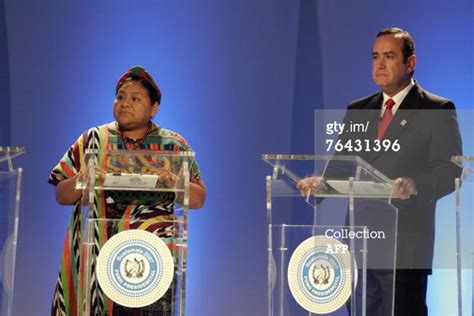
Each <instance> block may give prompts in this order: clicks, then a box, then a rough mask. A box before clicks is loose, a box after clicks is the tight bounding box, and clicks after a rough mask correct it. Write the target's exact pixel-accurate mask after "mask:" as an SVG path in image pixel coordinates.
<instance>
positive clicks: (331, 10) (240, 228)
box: [0, 0, 474, 316]
mask: <svg viewBox="0 0 474 316" xmlns="http://www.w3.org/2000/svg"><path fill="white" fill-rule="evenodd" d="M473 16H474V12H473V4H472V1H471V0H453V1H450V2H449V3H448V2H447V1H440V0H429V1H428V0H400V1H396V2H389V1H376V0H359V1H347V0H331V1H324V0H320V1H316V0H299V1H296V0H268V1H265V0H239V1H228V0H225V1H218V0H200V1H184V0H177V1H164V0H153V1H152V0H140V1H138V0H137V1H125V0H120V1H111V0H104V1H100V2H97V1H81V2H80V3H71V2H64V1H59V0H43V1H26V0H2V1H0V98H1V100H2V101H1V102H0V111H1V112H0V113H1V116H0V142H1V144H4V145H14V146H25V147H26V148H27V151H28V153H27V154H25V155H24V156H22V157H19V158H18V160H17V162H16V164H17V165H19V166H22V167H23V168H24V182H23V187H22V190H23V191H22V202H21V221H20V231H19V241H18V253H17V269H16V284H15V306H14V315H46V314H48V311H49V307H50V301H51V297H52V292H53V288H54V284H55V280H56V276H57V272H58V267H59V258H60V252H61V249H62V243H63V238H64V233H65V227H66V224H67V221H68V218H69V216H70V212H71V208H70V207H62V206H59V205H57V204H56V202H55V199H54V189H53V187H52V186H50V185H48V184H47V183H46V181H47V178H48V175H49V172H50V170H51V168H52V167H53V166H54V165H55V164H56V162H57V161H58V160H59V159H60V157H61V156H62V155H63V153H64V152H65V151H66V150H67V149H68V147H69V146H70V145H71V144H72V143H73V142H74V141H75V140H76V138H77V137H78V136H79V135H80V133H82V132H83V131H84V130H85V129H87V128H89V127H92V126H96V125H99V124H103V123H105V122H109V121H112V120H113V116H112V101H113V97H114V87H115V82H116V80H117V79H118V77H119V76H120V75H121V74H122V73H123V72H124V71H125V70H126V69H127V68H128V67H130V66H131V65H134V64H142V65H144V66H145V67H146V68H147V69H149V71H150V72H151V73H152V74H153V75H154V76H155V78H156V80H157V81H158V83H159V85H160V86H161V88H162V91H163V99H162V101H163V102H162V106H161V109H160V111H159V113H158V116H157V118H156V122H157V123H158V124H160V125H162V126H164V127H167V128H169V129H173V130H176V131H178V132H180V133H181V134H182V135H184V136H185V138H186V139H187V140H188V142H189V143H190V144H191V145H192V147H193V149H194V150H195V151H196V152H197V159H198V162H199V165H200V168H201V171H202V174H203V176H204V180H205V182H206V185H207V188H208V200H207V203H206V205H205V207H204V208H203V209H202V210H199V211H194V212H192V213H191V215H190V227H189V229H190V239H189V270H188V274H187V281H188V282H187V286H188V289H187V291H188V294H187V304H186V309H187V314H189V315H206V316H211V315H216V316H217V315H226V316H227V315H236V316H237V315H246V316H250V315H265V314H266V306H267V304H266V293H267V290H266V277H267V272H266V268H267V263H266V218H265V176H266V175H267V174H269V173H270V170H269V167H268V166H267V165H266V164H265V163H263V162H262V161H261V155H262V154H263V153H291V152H293V153H308V154H310V153H313V152H314V148H313V144H314V142H313V130H314V127H313V111H314V109H315V108H320V109H321V108H332V109H343V108H345V106H346V104H347V103H348V102H349V101H350V100H353V99H355V98H359V97H362V96H364V95H368V94H370V93H373V92H375V91H377V87H376V86H375V85H374V84H373V83H372V81H371V78H370V61H371V54H370V53H371V45H372V41H373V39H374V36H375V34H376V33H377V31H379V30H380V29H382V28H384V27H387V26H400V27H402V28H405V29H407V30H409V32H410V33H411V34H412V35H413V36H414V38H415V41H416V45H417V56H418V64H417V69H416V79H417V80H418V81H419V82H420V83H421V85H422V86H423V87H425V88H427V89H428V90H431V91H434V92H436V93H437V94H440V95H443V96H446V97H449V98H451V99H452V100H454V102H455V103H456V105H457V107H458V108H463V109H469V108H472V103H471V101H470V100H472V99H473V89H472V87H473V78H472V74H473V70H474V69H473V60H474V53H473V47H472V43H473V34H474V32H473V31H474V30H473V24H472V23H473V22H472V17H473ZM471 154H473V152H471ZM440 291H442V289H440V288H433V287H432V288H430V292H429V295H430V297H429V301H430V308H431V311H432V312H433V315H443V316H445V315H447V314H446V311H449V310H450V308H451V307H450V306H455V305H454V302H455V301H454V300H455V296H454V293H443V292H440ZM441 294H442V295H441Z"/></svg>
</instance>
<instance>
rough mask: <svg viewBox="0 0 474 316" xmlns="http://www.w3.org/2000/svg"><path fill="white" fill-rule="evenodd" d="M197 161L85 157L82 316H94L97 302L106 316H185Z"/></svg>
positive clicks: (133, 154) (159, 155)
mask: <svg viewBox="0 0 474 316" xmlns="http://www.w3.org/2000/svg"><path fill="white" fill-rule="evenodd" d="M193 160H194V153H193V152H159V151H127V150H110V151H107V152H106V153H105V154H103V153H100V154H99V153H98V152H94V151H93V150H88V151H87V152H86V156H85V161H86V164H87V165H86V166H83V167H82V168H81V169H82V170H83V172H82V176H81V177H80V178H79V179H78V181H77V186H76V187H77V188H80V189H81V190H83V195H82V201H81V210H82V221H83V225H82V229H81V231H82V233H81V247H82V251H81V253H82V258H81V269H80V274H81V275H80V284H81V290H80V293H79V298H78V302H83V304H78V305H79V306H78V309H79V314H81V315H96V314H97V312H96V302H97V301H98V300H100V301H101V302H102V306H103V307H102V308H103V309H102V310H101V312H100V314H104V315H109V314H111V313H112V309H113V313H114V315H116V314H117V315H120V314H121V313H123V314H126V315H128V313H131V312H132V313H133V311H135V312H136V311H137V310H143V311H146V312H147V313H152V314H153V313H154V314H159V315H173V316H176V315H184V306H185V290H186V282H185V279H186V251H187V215H188V214H187V213H188V204H189V181H190V168H191V166H192V164H193ZM173 201H174V202H176V203H179V204H180V206H181V207H180V208H179V209H178V208H177V207H173ZM112 306H113V307H112ZM140 315H141V314H140ZM147 315H148V314H147ZM150 315H151V314H150Z"/></svg>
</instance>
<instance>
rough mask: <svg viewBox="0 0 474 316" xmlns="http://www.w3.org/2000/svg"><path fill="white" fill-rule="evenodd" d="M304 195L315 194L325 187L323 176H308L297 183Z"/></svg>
mask: <svg viewBox="0 0 474 316" xmlns="http://www.w3.org/2000/svg"><path fill="white" fill-rule="evenodd" d="M296 187H297V188H298V190H300V192H301V195H302V196H308V195H314V194H316V192H319V191H321V190H322V189H323V188H325V184H324V178H323V177H308V178H304V179H303V180H300V181H298V182H297V183H296Z"/></svg>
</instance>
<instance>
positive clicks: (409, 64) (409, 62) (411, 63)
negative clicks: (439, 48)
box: [406, 55, 416, 73]
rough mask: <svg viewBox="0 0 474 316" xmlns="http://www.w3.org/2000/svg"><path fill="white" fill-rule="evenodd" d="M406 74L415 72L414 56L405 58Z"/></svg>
mask: <svg viewBox="0 0 474 316" xmlns="http://www.w3.org/2000/svg"><path fill="white" fill-rule="evenodd" d="M406 64H407V67H408V69H407V72H409V73H410V72H413V71H415V66H416V56H415V55H411V56H410V57H408V58H407V62H406Z"/></svg>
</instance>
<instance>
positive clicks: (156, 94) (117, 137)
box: [49, 66, 206, 315]
mask: <svg viewBox="0 0 474 316" xmlns="http://www.w3.org/2000/svg"><path fill="white" fill-rule="evenodd" d="M160 103H161V91H160V89H159V87H158V85H157V84H156V82H155V81H154V79H153V78H152V77H151V75H150V74H149V73H148V72H147V71H146V70H145V69H144V68H143V67H140V66H134V67H132V68H130V69H129V70H128V71H127V72H126V73H125V74H124V75H122V76H121V77H120V79H119V80H118V82H117V86H116V96H115V100H114V108H113V113H114V117H115V122H112V123H108V124H105V125H102V126H99V127H95V128H91V129H89V130H88V131H86V132H84V133H83V134H82V135H81V136H80V137H79V138H78V140H77V141H76V142H75V143H74V144H73V145H72V146H71V147H70V149H69V150H68V151H67V152H66V154H65V155H64V156H63V158H62V159H61V161H60V162H59V163H58V164H57V165H56V167H55V168H54V169H53V170H52V172H51V175H50V178H49V182H50V183H51V184H53V185H55V186H56V199H57V201H58V203H60V204H62V205H69V204H71V205H74V211H73V214H72V216H71V219H70V221H69V224H68V229H67V233H66V238H65V242H64V250H63V256H62V262H61V268H60V272H59V277H58V281H57V285H56V289H55V294H54V300H53V306H52V312H51V314H52V315H65V314H66V315H76V314H77V305H78V302H77V294H78V290H79V284H78V283H79V282H78V273H79V272H78V267H79V262H80V253H79V250H78V249H79V245H80V242H81V241H80V240H79V238H80V230H81V223H80V219H81V215H80V214H81V208H80V200H81V195H82V191H81V190H77V189H76V188H75V185H76V180H77V178H78V177H79V176H80V174H81V171H83V169H84V167H83V166H84V165H85V162H84V154H85V151H86V149H96V150H97V149H98V158H99V159H97V161H98V165H97V168H98V169H101V170H103V169H107V168H109V167H110V166H105V165H104V164H107V162H106V161H107V160H106V159H101V158H102V156H103V155H104V153H105V152H106V150H110V149H119V150H120V149H121V150H157V151H189V150H191V148H190V147H189V145H188V144H187V142H186V141H185V140H184V138H182V137H181V136H180V135H179V134H177V133H175V132H173V131H170V130H167V129H164V128H161V127H159V126H157V125H156V124H154V123H153V122H152V121H151V120H152V118H153V117H154V116H155V115H156V113H157V111H158V109H159V106H160ZM81 166H82V168H81ZM162 169H163V168H162ZM156 171H158V169H156ZM190 173H191V176H190V185H189V207H190V208H200V207H202V205H203V203H204V201H205V198H206V188H205V186H204V183H203V182H202V180H201V176H200V172H199V169H198V167H197V164H196V163H194V162H193V163H192V165H191V172H190ZM168 176H169V177H176V176H174V175H173V174H171V173H168ZM174 180H176V179H174ZM100 194H104V195H105V196H100V197H99V196H98V195H100ZM108 194H109V196H107V195H108ZM110 194H111V193H107V192H106V191H104V192H103V193H97V195H96V209H95V210H94V212H96V214H94V216H97V218H103V217H109V218H110V217H112V216H113V217H116V216H118V217H127V220H128V221H129V222H132V221H133V222H138V223H144V222H146V221H153V222H154V223H156V222H160V221H161V223H162V224H161V225H155V226H153V225H150V227H151V229H150V227H149V228H147V230H151V231H152V232H153V233H155V234H157V235H158V236H160V237H161V238H164V239H166V238H171V237H172V236H171V234H172V232H170V229H169V226H170V225H171V224H169V222H166V219H169V218H170V216H172V214H173V206H174V202H175V200H177V202H180V199H181V198H182V197H180V196H176V194H175V193H173V192H169V193H163V192H162V193H153V194H155V195H154V196H152V198H151V199H150V194H140V192H137V193H136V195H135V196H134V203H133V205H132V206H130V205H124V203H118V202H117V203H116V202H115V201H114V198H115V199H116V197H114V196H110ZM137 201H138V202H137ZM140 201H142V202H141V205H140ZM125 214H126V215H125ZM163 223H164V224H163ZM130 228H140V227H138V226H137V227H132V226H131V227H130ZM167 228H168V229H167ZM100 229H101V228H98V229H97V230H100ZM113 229H115V231H114V232H112V231H111V228H110V227H107V228H105V232H104V231H97V232H96V233H97V235H98V236H99V240H98V242H99V244H100V245H102V244H103V243H104V242H105V241H106V240H107V236H108V235H111V234H113V233H116V232H117V231H118V230H120V229H119V228H118V227H115V228H113ZM93 273H94V272H93ZM94 291H95V292H94ZM171 291H172V287H170V290H169V291H168V292H167V293H166V294H165V296H164V297H163V298H162V299H160V300H159V301H158V302H157V303H155V304H153V306H150V308H149V310H147V308H142V309H140V310H136V309H127V308H125V307H122V306H118V304H113V303H112V302H110V300H109V299H108V298H107V297H106V296H105V295H104V294H103V293H102V292H101V290H100V288H99V287H97V286H96V287H95V288H94V286H93V289H92V292H93V293H91V297H92V302H91V304H92V306H91V313H92V314H94V315H99V314H103V313H106V314H108V315H110V314H114V315H148V314H150V315H151V314H154V315H167V314H168V312H170V306H169V303H170V302H169V301H170V297H171Z"/></svg>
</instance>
